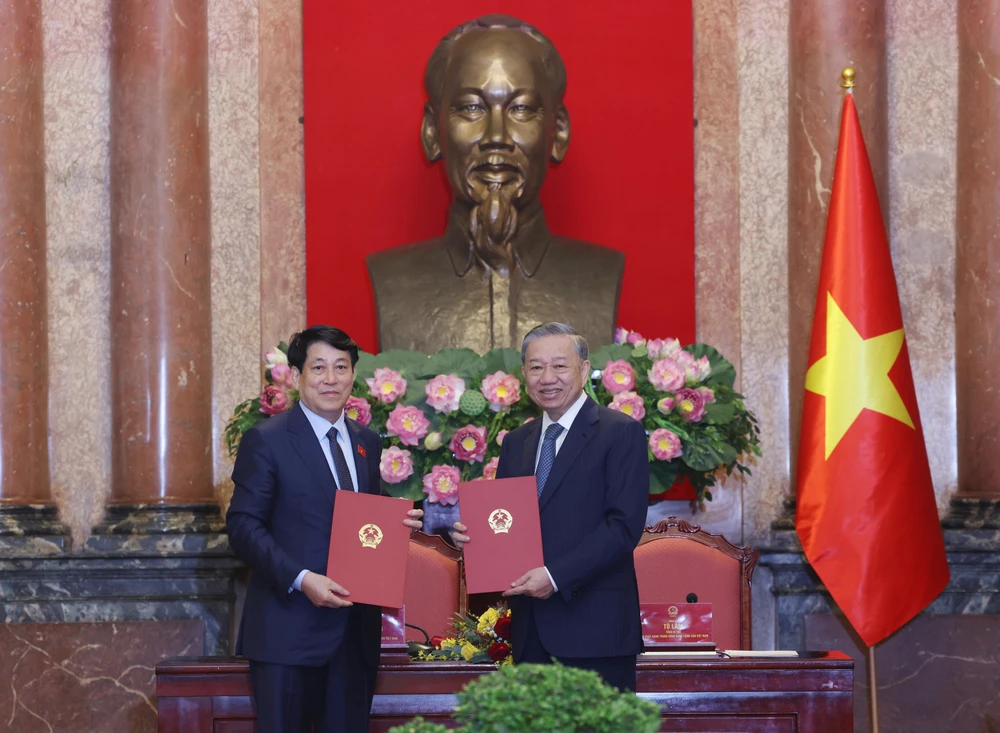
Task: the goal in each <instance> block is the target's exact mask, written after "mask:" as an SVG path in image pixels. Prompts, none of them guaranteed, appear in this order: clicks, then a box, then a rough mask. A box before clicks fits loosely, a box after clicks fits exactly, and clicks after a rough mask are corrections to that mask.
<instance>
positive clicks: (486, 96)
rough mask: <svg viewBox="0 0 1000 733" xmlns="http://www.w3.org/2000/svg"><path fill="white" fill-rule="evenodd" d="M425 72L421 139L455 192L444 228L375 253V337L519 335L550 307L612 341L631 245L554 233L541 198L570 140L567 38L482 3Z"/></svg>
mask: <svg viewBox="0 0 1000 733" xmlns="http://www.w3.org/2000/svg"><path fill="white" fill-rule="evenodd" d="M424 86H425V88H426V91H427V96H428V98H429V101H428V102H427V104H426V105H424V118H423V125H422V127H421V137H422V141H423V147H424V151H425V152H426V154H427V158H428V159H429V160H431V161H435V160H437V159H438V158H443V159H444V166H445V171H446V174H447V178H448V182H449V184H450V185H451V188H452V192H453V199H452V204H451V208H450V210H449V212H448V224H447V228H446V229H445V233H444V236H441V237H435V238H434V239H429V240H426V241H424V242H417V243H415V244H408V245H403V246H400V247H394V248H391V249H388V250H384V251H382V252H378V253H375V254H372V255H370V256H369V257H368V259H367V262H368V271H369V274H370V275H371V279H372V284H373V286H374V290H375V306H376V310H377V312H378V333H379V347H380V349H381V350H385V349H391V348H404V349H417V350H420V351H426V352H434V351H437V350H438V349H441V348H444V347H446V346H455V347H468V348H472V349H474V350H476V351H478V352H480V353H484V352H486V351H489V350H490V349H492V348H494V347H499V346H504V347H507V346H509V347H515V348H516V347H518V346H519V345H520V343H521V338H522V337H523V336H524V334H525V333H526V332H527V331H528V330H530V329H531V328H532V327H534V326H536V325H537V324H539V323H544V322H547V321H561V322H564V323H571V324H573V327H574V328H576V330H577V331H578V332H579V333H581V334H582V335H583V336H585V337H586V338H587V340H588V341H590V343H592V344H594V345H597V344H602V343H609V342H610V341H611V338H612V334H613V331H614V327H615V321H616V317H617V311H618V296H619V293H620V291H621V279H622V271H623V270H624V266H625V255H624V254H623V253H621V252H619V251H617V250H613V249H610V248H608V247H602V246H599V245H596V244H590V243H587V242H580V241H576V240H572V239H565V238H563V237H558V236H555V235H553V234H551V233H550V232H549V228H548V226H547V225H546V223H545V214H544V212H543V211H542V206H541V202H540V201H539V193H540V191H541V187H542V182H543V181H544V180H545V174H546V169H547V167H548V161H549V159H550V158H551V159H552V160H553V161H555V162H559V161H561V160H562V159H563V156H565V155H566V149H567V147H568V145H569V135H570V124H569V114H568V112H567V111H566V107H565V106H564V105H563V103H562V100H563V95H564V93H565V91H566V69H565V67H564V66H563V62H562V58H561V57H560V56H559V52H558V51H557V50H556V49H555V47H554V46H553V45H552V43H551V42H550V41H549V40H548V39H547V38H545V36H543V35H542V34H541V33H540V32H539V31H538V30H537V29H535V28H533V27H532V26H529V25H528V24H526V23H524V22H522V21H520V20H517V19H515V18H511V17H509V16H503V15H491V16H484V17H482V18H479V19H477V20H474V21H470V22H468V23H465V24H463V25H461V26H459V27H458V28H456V29H454V30H453V31H451V33H449V34H448V35H447V36H446V37H445V38H444V39H443V40H442V41H441V42H440V43H439V44H438V46H437V48H435V49H434V52H433V54H432V55H431V58H430V60H429V61H428V63H427V69H426V72H425V74H424Z"/></svg>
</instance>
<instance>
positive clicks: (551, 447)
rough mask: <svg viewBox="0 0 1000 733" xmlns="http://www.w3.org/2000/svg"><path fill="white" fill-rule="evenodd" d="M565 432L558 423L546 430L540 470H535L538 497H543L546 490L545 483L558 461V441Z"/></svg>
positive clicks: (539, 461)
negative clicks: (543, 490)
mask: <svg viewBox="0 0 1000 733" xmlns="http://www.w3.org/2000/svg"><path fill="white" fill-rule="evenodd" d="M562 431H563V426H562V425H560V424H559V423H557V422H554V423H552V424H551V425H549V426H548V427H547V428H546V429H545V439H544V440H543V441H542V452H541V454H540V455H539V456H538V468H536V469H535V482H536V483H537V484H538V495H539V496H541V495H542V489H544V488H545V481H546V480H547V479H548V477H549V472H550V471H551V470H552V464H553V463H555V460H556V440H557V439H558V438H559V435H560V434H561V433H562Z"/></svg>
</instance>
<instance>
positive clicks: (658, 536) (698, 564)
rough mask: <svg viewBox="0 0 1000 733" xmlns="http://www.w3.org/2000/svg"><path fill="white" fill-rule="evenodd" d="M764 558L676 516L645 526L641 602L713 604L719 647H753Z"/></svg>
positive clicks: (639, 552) (638, 563)
mask: <svg viewBox="0 0 1000 733" xmlns="http://www.w3.org/2000/svg"><path fill="white" fill-rule="evenodd" d="M758 559H760V551H759V550H757V548H755V547H737V546H736V545H733V544H731V543H730V542H729V541H728V540H726V538H725V537H723V536H722V535H718V534H710V533H708V532H705V531H703V530H702V529H701V527H699V526H698V525H696V524H689V523H687V522H685V521H684V520H678V519H677V517H670V518H669V519H664V520H662V521H661V522H659V523H658V524H656V525H655V526H653V527H646V529H645V530H644V531H643V533H642V539H640V540H639V546H638V547H636V549H635V570H636V575H637V577H638V580H639V602H640V603H686V602H695V601H689V600H688V599H689V598H691V597H692V594H693V595H694V596H697V602H698V603H711V604H712V632H713V641H715V644H716V646H717V647H718V648H719V649H751V648H752V647H751V636H750V625H751V616H750V579H751V577H752V576H753V570H754V567H755V566H756V565H757V560H758Z"/></svg>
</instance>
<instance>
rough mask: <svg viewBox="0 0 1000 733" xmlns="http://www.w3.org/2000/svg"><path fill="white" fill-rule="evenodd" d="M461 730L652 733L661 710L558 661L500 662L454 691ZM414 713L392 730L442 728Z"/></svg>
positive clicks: (411, 732)
mask: <svg viewBox="0 0 1000 733" xmlns="http://www.w3.org/2000/svg"><path fill="white" fill-rule="evenodd" d="M457 698H458V706H457V707H456V708H455V712H454V718H455V720H457V721H458V722H460V723H462V727H460V728H458V730H459V731H463V732H464V733H622V731H632V732H633V733H655V731H658V730H659V727H660V710H659V708H658V707H657V706H656V705H655V704H654V703H651V702H647V701H645V700H640V699H639V698H638V697H636V696H635V695H631V694H623V693H621V692H619V691H618V690H616V689H615V688H613V687H611V686H610V685H608V684H606V683H605V682H604V681H603V680H602V679H601V678H600V676H599V675H598V674H597V673H596V672H591V671H588V670H582V669H575V668H572V667H563V666H562V665H560V664H518V665H512V666H507V667H501V668H500V669H498V670H497V671H496V672H494V673H492V674H488V675H483V676H482V677H480V678H479V679H477V680H475V681H474V682H471V683H470V684H469V685H467V686H466V688H465V689H464V690H462V691H461V692H460V693H458V695H457ZM446 730H447V729H446V728H445V727H444V726H442V725H438V724H437V723H428V722H426V721H424V720H421V719H420V718H417V719H415V720H413V721H411V722H410V723H407V724H406V725H402V726H397V727H395V728H393V729H392V731H390V733H444V731H446Z"/></svg>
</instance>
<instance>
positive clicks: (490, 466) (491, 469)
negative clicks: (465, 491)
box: [483, 456, 500, 481]
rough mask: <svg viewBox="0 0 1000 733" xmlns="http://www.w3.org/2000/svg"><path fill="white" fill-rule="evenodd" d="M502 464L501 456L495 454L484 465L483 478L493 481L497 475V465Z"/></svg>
mask: <svg viewBox="0 0 1000 733" xmlns="http://www.w3.org/2000/svg"><path fill="white" fill-rule="evenodd" d="M498 465H500V458H499V456H494V457H493V458H491V459H490V462H489V463H487V464H486V465H485V466H483V480H485V481H492V480H493V479H495V478H496V477H497V466H498Z"/></svg>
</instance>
